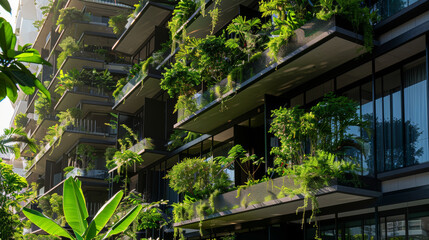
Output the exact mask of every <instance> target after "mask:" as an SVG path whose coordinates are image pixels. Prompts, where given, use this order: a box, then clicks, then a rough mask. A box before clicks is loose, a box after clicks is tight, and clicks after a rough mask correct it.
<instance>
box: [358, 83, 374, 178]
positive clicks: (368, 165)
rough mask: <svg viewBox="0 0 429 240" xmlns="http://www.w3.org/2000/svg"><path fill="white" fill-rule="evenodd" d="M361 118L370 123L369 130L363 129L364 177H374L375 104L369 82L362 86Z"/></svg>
mask: <svg viewBox="0 0 429 240" xmlns="http://www.w3.org/2000/svg"><path fill="white" fill-rule="evenodd" d="M360 95H361V96H360V97H361V100H360V101H361V107H360V108H361V117H362V119H363V120H364V121H366V122H368V128H367V129H361V131H362V132H361V137H362V139H363V140H365V142H367V143H366V144H365V146H364V151H365V152H364V154H362V170H363V175H374V158H373V156H372V151H373V146H372V137H371V136H372V133H371V129H372V125H373V124H372V123H373V112H374V111H373V102H372V83H371V82H368V83H366V84H363V85H362V86H361V94H360Z"/></svg>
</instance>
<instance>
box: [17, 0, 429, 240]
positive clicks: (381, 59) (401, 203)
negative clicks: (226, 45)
mask: <svg viewBox="0 0 429 240" xmlns="http://www.w3.org/2000/svg"><path fill="white" fill-rule="evenodd" d="M198 2H199V1H198ZM54 3H60V5H58V8H57V10H58V9H62V8H66V9H67V8H69V9H71V8H73V7H74V8H76V9H77V10H78V11H80V12H81V13H83V15H84V16H85V18H82V19H81V20H79V21H75V22H73V23H72V24H67V26H64V28H62V27H59V26H57V24H56V20H55V21H53V20H52V19H56V18H57V16H55V14H53V13H54V11H51V12H50V13H49V14H48V15H47V16H46V20H45V22H44V24H43V25H42V26H41V28H40V30H39V33H38V35H37V38H36V40H35V43H34V47H35V48H36V49H37V50H39V51H40V52H41V53H42V56H43V57H45V58H46V59H47V60H48V61H49V62H50V63H51V64H52V67H49V66H43V69H42V70H41V71H40V73H38V75H39V77H40V79H41V80H42V81H43V82H47V86H48V89H49V91H50V92H51V94H52V95H53V97H52V99H53V104H52V107H51V109H52V112H49V113H46V114H44V116H43V119H40V117H39V116H38V115H40V114H37V112H36V110H35V105H36V103H37V102H38V101H37V100H38V99H39V98H41V96H40V95H37V94H34V95H32V96H27V97H26V99H25V101H26V103H27V106H26V110H25V112H26V113H27V116H28V118H29V120H28V123H27V125H26V131H27V132H28V134H29V136H31V137H33V138H35V139H37V140H38V141H42V140H43V139H45V135H46V132H47V131H48V130H49V128H50V127H52V126H55V124H58V127H61V126H62V124H63V126H64V124H66V122H64V121H62V122H59V121H58V120H59V119H58V117H57V114H58V113H60V112H63V111H66V110H67V109H72V108H73V109H74V108H77V109H79V113H80V114H79V115H80V117H79V118H77V119H75V121H74V122H73V123H74V124H67V126H66V127H64V128H62V129H63V131H62V132H60V133H61V135H60V136H59V135H58V134H57V135H53V136H52V137H51V138H50V139H48V140H45V141H44V142H43V143H42V144H41V150H40V152H39V153H37V154H32V153H29V152H28V151H27V150H28V149H27V147H26V146H22V155H23V156H24V157H26V158H27V159H29V160H30V162H29V163H31V164H29V166H28V167H27V172H26V179H27V180H28V181H29V182H30V183H31V182H37V183H38V191H39V195H40V196H43V195H46V194H52V193H58V194H61V191H62V181H63V180H64V179H65V177H67V176H76V177H78V178H79V179H80V180H81V181H82V183H83V185H82V186H83V191H84V195H85V197H86V199H87V204H88V209H90V215H91V214H94V213H95V212H96V210H97V208H98V207H99V206H101V204H102V203H103V202H104V201H105V200H106V199H107V198H108V195H112V194H114V193H115V192H116V191H117V190H118V189H119V188H120V186H119V185H118V184H114V183H110V184H109V183H107V181H105V180H104V179H105V178H107V172H108V171H107V169H106V168H105V160H104V151H105V149H106V148H107V147H109V146H113V147H114V146H117V140H118V139H120V138H122V137H123V136H125V135H126V131H125V129H123V128H121V127H118V128H116V129H112V128H111V127H109V126H107V125H105V123H109V122H110V120H112V118H111V115H110V114H109V113H110V112H115V113H117V114H118V118H117V119H116V120H115V121H117V123H118V126H120V125H122V124H125V125H127V126H128V127H130V128H131V129H132V130H133V131H134V132H135V133H136V134H137V136H138V140H139V141H138V142H136V143H135V145H134V146H132V147H131V148H130V149H129V150H132V151H134V152H137V153H138V154H140V155H141V156H142V158H143V160H144V162H143V163H142V164H140V165H137V166H136V165H135V166H132V167H130V168H129V170H128V171H129V176H130V183H129V188H130V189H135V190H136V191H138V192H140V193H142V194H143V196H144V198H145V200H146V201H148V202H153V201H158V200H161V199H164V200H169V202H170V203H174V202H179V201H182V200H183V196H181V195H179V194H177V193H175V192H174V191H173V190H172V189H171V188H170V187H169V182H168V180H167V179H165V178H164V177H165V176H166V173H167V172H168V171H169V170H170V169H171V168H172V167H173V166H174V165H175V164H177V163H178V162H180V161H182V160H183V159H186V158H192V157H202V158H207V159H210V158H213V157H216V156H224V155H226V154H227V153H228V151H229V150H230V149H231V148H232V147H233V146H234V145H236V144H241V145H242V146H243V147H244V148H245V149H246V150H248V151H249V152H250V153H252V154H256V155H258V156H260V157H264V158H265V160H266V166H265V168H264V169H266V168H268V167H270V166H272V161H273V156H272V155H271V154H270V150H271V148H272V147H276V146H278V141H277V139H276V138H275V137H274V136H273V135H272V134H271V133H269V132H268V130H269V128H270V122H271V111H272V110H274V109H277V108H278V107H280V106H288V107H293V106H298V105H299V106H303V107H304V108H306V109H308V108H309V107H311V106H314V105H315V104H316V103H317V102H318V101H320V100H321V99H322V97H323V96H324V95H325V94H326V93H329V92H335V93H336V94H337V95H343V96H347V97H349V98H351V99H353V100H355V101H356V102H357V103H359V105H360V110H359V111H360V112H359V114H360V116H362V117H363V118H365V119H368V121H369V122H370V123H371V130H372V131H371V134H369V135H365V134H366V133H365V132H364V131H363V130H361V129H355V131H357V135H360V136H362V137H366V138H367V139H368V140H369V143H368V146H369V149H370V151H369V152H368V154H361V155H359V156H358V159H359V161H360V162H361V165H362V167H363V168H362V169H363V170H362V172H361V173H360V175H361V176H360V180H361V181H362V185H361V186H359V187H356V186H350V185H347V184H344V183H341V182H337V183H333V184H332V185H331V186H328V187H326V188H324V189H320V191H319V193H318V201H319V209H320V212H319V213H318V214H317V221H318V223H319V227H318V228H315V227H314V226H313V225H311V224H304V225H302V224H301V217H302V216H301V215H297V214H296V212H295V211H296V208H297V207H298V206H300V205H301V204H302V199H300V198H297V199H290V198H288V197H278V198H274V199H266V196H267V194H273V195H277V194H278V192H276V190H271V191H269V189H268V188H267V183H260V184H257V185H253V186H251V187H248V188H247V189H245V190H242V193H241V195H240V194H238V195H240V196H238V197H237V191H231V192H227V193H224V194H221V195H218V196H216V197H215V199H214V205H215V206H216V209H217V211H216V213H214V214H210V215H207V216H204V218H201V217H200V218H199V217H198V216H195V218H192V219H189V220H185V221H181V222H176V223H172V224H171V225H170V226H164V227H163V228H162V229H159V230H150V231H149V230H147V231H144V232H142V233H141V234H140V236H141V237H154V238H157V237H159V238H161V239H173V238H174V236H173V228H181V231H182V233H183V234H184V236H185V237H186V238H188V239H213V238H217V239H218V238H219V239H221V238H227V237H233V238H235V239H313V238H314V235H315V233H316V231H317V232H318V233H319V235H320V237H321V238H322V239H368V240H369V239H380V240H381V239H386V240H387V239H427V238H428V237H429V210H428V209H429V193H428V191H427V189H428V185H429V173H428V169H429V168H428V167H429V164H428V162H429V159H428V154H427V152H428V151H429V149H428V148H429V145H428V144H429V142H428V137H429V136H428V134H429V132H428V130H427V129H428V127H429V126H428V120H427V118H428V117H427V114H428V104H427V103H428V96H427V91H428V84H427V81H428V80H427V79H428V72H429V71H428V58H429V51H428V49H429V44H428V43H429V41H428V30H429V12H428V10H429V2H428V1H426V0H420V1H411V0H409V1H389V0H379V1H372V2H368V5H369V6H371V7H372V9H374V10H378V14H379V15H380V20H379V21H378V22H377V23H374V47H373V49H372V52H370V53H369V52H366V51H364V50H363V47H364V41H363V36H362V35H361V32H360V31H359V30H358V31H355V29H353V27H351V26H350V24H348V23H345V22H344V20H342V19H341V18H336V17H334V18H331V19H330V20H328V21H321V20H316V19H313V20H309V21H308V22H307V23H306V24H304V25H303V26H302V27H301V28H299V29H298V30H296V31H295V37H294V38H293V40H291V42H290V43H289V45H288V46H287V47H286V48H284V49H283V51H282V52H281V53H280V57H279V59H278V61H273V59H272V58H270V57H269V55H268V52H267V51H265V52H263V53H262V54H261V57H260V58H259V59H258V60H257V61H256V62H255V63H254V64H253V65H252V66H251V70H249V73H247V74H244V76H243V78H244V79H243V80H242V81H241V82H239V83H237V85H236V86H235V88H234V89H232V90H231V91H228V92H226V93H223V94H222V96H221V97H220V98H219V97H217V98H213V97H212V96H211V95H213V94H211V93H210V91H211V90H212V89H211V88H207V87H204V86H200V88H198V89H197V91H196V93H195V95H194V96H193V99H194V101H195V102H197V109H196V110H194V111H193V112H191V113H189V112H185V111H181V110H178V111H177V112H174V108H175V107H174V106H175V104H176V101H177V99H174V98H170V96H169V95H168V93H167V92H166V91H164V90H162V89H161V87H160V81H161V79H162V77H163V75H162V73H163V72H164V71H165V68H170V67H171V66H172V64H174V63H175V56H176V54H177V52H178V51H179V49H176V50H174V49H173V50H174V51H170V47H169V45H171V42H170V41H169V38H170V36H171V34H170V32H169V29H168V27H167V26H168V22H169V21H170V20H171V18H172V14H173V11H174V9H175V7H177V5H176V2H171V1H161V0H160V1H155V0H154V1H150V0H149V1H143V2H141V10H139V11H138V12H137V13H136V14H135V15H134V16H133V17H132V18H131V19H129V21H128V24H127V26H126V28H125V31H124V32H123V33H122V34H121V35H120V36H119V37H118V36H117V35H115V34H113V32H112V29H111V28H109V27H108V26H107V24H106V23H107V21H108V19H109V18H110V17H112V16H116V15H117V14H118V13H120V12H121V11H124V10H131V9H132V8H131V7H130V6H132V5H133V4H135V3H136V1H128V0H123V1H119V0H117V1H113V0H69V1H58V0H57V1H55V2H54ZM54 6H57V5H54ZM215 8H218V9H219V11H220V13H221V14H220V15H219V19H218V21H217V24H216V25H215V27H214V28H213V29H212V26H211V21H212V20H211V18H210V17H209V15H208V14H207V13H208V12H210V11H211V10H213V9H215ZM196 9H197V10H196V11H195V12H194V13H192V14H191V15H190V18H189V19H188V20H187V21H185V22H184V24H183V25H182V26H180V28H179V29H180V30H181V31H183V30H186V32H187V35H188V36H190V37H196V38H205V37H206V36H207V35H209V34H211V32H213V34H215V35H220V34H222V31H224V30H225V29H226V27H227V26H228V24H229V23H231V21H232V20H233V19H234V18H236V17H237V16H246V17H247V19H250V18H253V17H261V13H260V12H259V7H258V1H249V0H224V1H220V2H219V1H206V4H205V7H204V9H203V8H201V7H200V8H196ZM204 12H205V13H204ZM264 21H270V19H265V20H264ZM69 36H71V37H73V39H75V40H76V42H78V43H79V44H81V45H80V46H81V48H80V49H79V50H78V51H75V53H74V54H72V55H70V56H67V57H66V58H65V60H64V61H63V62H62V63H59V62H57V59H58V57H59V56H60V55H61V52H63V51H65V49H62V47H61V46H60V43H62V42H63V40H65V39H66V38H67V37H69ZM165 46H167V48H166V47H165ZM100 49H102V51H100ZM155 55H156V56H155ZM119 56H122V57H119ZM150 57H156V58H157V61H154V64H150V65H148V66H147V68H145V69H144V71H141V72H140V73H139V74H136V75H135V76H134V77H133V78H131V79H130V81H129V82H128V83H127V84H126V85H125V86H124V87H123V88H122V90H121V91H120V93H119V94H118V96H117V97H116V98H113V97H112V93H111V91H108V90H106V89H102V88H100V86H93V85H92V86H91V84H89V83H88V82H86V84H87V85H85V84H83V85H81V84H80V85H79V84H76V85H74V86H73V87H72V88H68V89H67V90H65V91H64V92H61V94H60V96H56V95H55V89H57V87H58V83H59V82H60V81H61V79H63V78H64V76H63V75H64V74H67V73H69V72H72V70H74V69H76V70H78V71H80V72H81V71H82V70H86V71H88V70H90V71H92V70H93V69H95V70H97V71H98V72H101V71H103V70H106V69H107V70H108V71H109V72H110V74H111V76H112V77H113V79H117V78H119V77H120V76H123V75H124V74H126V73H127V72H128V67H129V66H130V64H134V63H139V62H143V61H145V60H147V59H148V58H150ZM159 59H161V60H159ZM222 84H224V85H225V84H226V83H225V81H224V82H220V83H219V84H218V85H222ZM212 91H213V90H212ZM39 102H41V101H39ZM39 109H40V108H39ZM39 113H40V112H39ZM51 129H52V128H51ZM177 130H182V132H178V131H177ZM189 134H192V136H194V137H193V138H191V139H192V140H188V141H185V140H183V138H185V137H186V135H189ZM171 135H176V136H177V138H179V139H182V141H179V142H180V143H179V144H176V143H174V140H172V139H173V138H172V137H171ZM149 139H151V140H150V141H151V143H152V144H151V145H153V147H151V148H147V147H146V146H147V141H149ZM79 146H91V147H90V149H91V151H89V152H90V153H91V156H92V157H91V159H92V160H91V167H89V168H88V161H89V160H88V159H89V157H88V156H87V155H85V154H82V151H84V150H85V149H83V148H81V147H79ZM82 149H83V150H82ZM87 153H88V148H87V149H86V154H87ZM84 162H85V163H84ZM69 166H72V167H74V169H73V170H72V172H70V173H67V174H66V175H65V174H64V169H65V168H66V167H69ZM228 173H229V175H230V177H231V179H232V180H233V182H234V184H235V185H236V186H239V185H242V184H243V183H244V182H245V181H246V179H245V176H244V174H243V173H242V172H241V171H240V170H239V169H238V168H237V169H235V170H231V171H229V172H228ZM109 174H110V177H113V176H114V175H115V174H116V171H115V169H113V170H111V171H110V172H109ZM284 182H285V178H276V179H273V180H272V182H270V183H269V184H271V185H272V189H277V188H275V187H276V186H277V187H279V186H281V185H282V184H284ZM107 188H109V189H110V191H109V193H108V192H107V191H106V189H107ZM243 196H252V199H253V201H252V202H249V203H248V204H244V206H241V205H242V204H240V203H241V202H243ZM32 207H33V208H36V207H37V206H32ZM224 209H226V210H224ZM164 210H165V211H166V212H170V213H171V207H165V209H164ZM37 231H39V232H40V230H37V228H35V227H34V226H33V228H32V232H36V233H37ZM200 232H201V234H200Z"/></svg>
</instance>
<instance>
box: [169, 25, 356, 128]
mask: <svg viewBox="0 0 429 240" xmlns="http://www.w3.org/2000/svg"><path fill="white" fill-rule="evenodd" d="M339 23H341V21H337V20H336V19H335V18H332V19H331V20H329V21H321V20H312V21H310V22H308V23H307V24H305V25H304V26H302V27H301V28H300V29H298V30H296V31H295V36H294V37H293V38H292V39H291V40H290V41H289V43H288V45H287V47H283V49H282V50H281V51H280V53H279V57H278V62H274V61H273V59H271V58H270V57H269V56H268V52H267V51H265V52H264V53H263V54H262V56H261V57H260V58H259V59H258V60H256V61H255V62H254V63H252V64H251V66H250V67H249V69H245V70H244V71H243V72H244V73H245V76H243V77H242V79H243V80H241V81H237V82H235V83H233V85H234V86H233V87H232V89H228V88H226V87H225V86H226V83H227V80H224V81H221V82H220V83H219V85H218V87H219V88H220V89H221V91H220V92H221V93H222V96H221V97H220V98H217V99H214V98H213V97H212V96H214V94H212V93H213V92H214V88H216V86H215V87H214V88H211V89H208V90H207V91H205V92H202V91H200V92H199V93H197V94H196V95H194V101H195V104H196V106H197V111H196V112H194V113H191V114H190V115H189V116H187V115H184V114H183V112H182V113H179V122H178V123H177V124H175V125H174V127H175V128H179V129H184V130H189V131H193V132H199V133H209V132H211V131H213V130H214V129H216V128H218V127H220V126H222V125H224V124H226V123H228V122H229V121H232V120H233V119H235V118H237V117H239V116H241V115H243V114H245V113H247V112H249V111H251V110H252V109H255V108H256V107H258V106H260V105H262V104H264V96H265V94H270V95H274V96H279V95H280V94H282V93H285V92H287V91H289V90H291V89H293V88H295V87H297V86H300V85H302V84H304V83H306V82H308V81H310V80H312V79H315V78H316V77H318V76H320V75H322V74H323V73H326V72H328V71H330V70H332V69H334V68H336V67H338V66H340V65H341V64H344V63H346V62H348V61H350V60H352V59H355V58H356V57H358V56H359V55H361V54H362V53H363V49H362V41H361V40H362V37H361V36H360V35H358V34H356V33H354V32H352V31H350V30H347V29H345V28H343V27H342V26H340V25H339ZM273 62H274V63H273ZM197 118H198V121H196V119H197Z"/></svg>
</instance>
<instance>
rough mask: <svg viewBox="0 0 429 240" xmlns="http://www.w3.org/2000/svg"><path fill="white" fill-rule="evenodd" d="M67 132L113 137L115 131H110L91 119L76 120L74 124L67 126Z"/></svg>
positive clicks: (107, 127) (109, 128)
mask: <svg viewBox="0 0 429 240" xmlns="http://www.w3.org/2000/svg"><path fill="white" fill-rule="evenodd" d="M66 130H67V131H71V132H78V133H90V134H103V135H115V134H116V133H117V130H116V129H112V128H111V127H109V126H106V125H105V124H104V122H103V123H100V122H98V123H97V121H96V120H91V119H78V120H76V121H75V122H74V124H72V125H70V126H67V128H66Z"/></svg>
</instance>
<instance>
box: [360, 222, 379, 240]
mask: <svg viewBox="0 0 429 240" xmlns="http://www.w3.org/2000/svg"><path fill="white" fill-rule="evenodd" d="M376 234H377V233H376V232H375V221H374V219H368V220H365V224H364V226H363V239H364V240H374V239H375V235H376Z"/></svg>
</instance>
